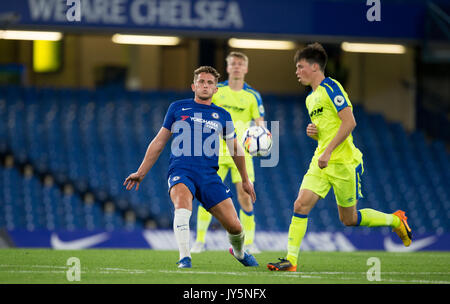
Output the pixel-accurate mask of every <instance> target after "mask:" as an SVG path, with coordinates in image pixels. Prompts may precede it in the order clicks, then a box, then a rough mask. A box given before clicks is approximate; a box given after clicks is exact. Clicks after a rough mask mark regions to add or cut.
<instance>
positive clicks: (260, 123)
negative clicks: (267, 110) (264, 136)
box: [254, 116, 264, 127]
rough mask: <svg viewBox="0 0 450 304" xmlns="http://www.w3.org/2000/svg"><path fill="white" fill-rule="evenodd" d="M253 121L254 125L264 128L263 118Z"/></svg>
mask: <svg viewBox="0 0 450 304" xmlns="http://www.w3.org/2000/svg"><path fill="white" fill-rule="evenodd" d="M254 121H255V125H257V126H260V127H264V117H262V116H260V117H258V118H255V119H254Z"/></svg>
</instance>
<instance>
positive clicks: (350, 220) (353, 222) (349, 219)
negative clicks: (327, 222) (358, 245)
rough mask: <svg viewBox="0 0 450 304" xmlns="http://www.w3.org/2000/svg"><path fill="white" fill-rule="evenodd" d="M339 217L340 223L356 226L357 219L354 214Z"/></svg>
mask: <svg viewBox="0 0 450 304" xmlns="http://www.w3.org/2000/svg"><path fill="white" fill-rule="evenodd" d="M339 219H340V220H341V222H342V224H344V225H345V226H347V227H350V226H356V223H357V221H358V219H357V218H356V217H354V216H339Z"/></svg>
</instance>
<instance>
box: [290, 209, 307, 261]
mask: <svg viewBox="0 0 450 304" xmlns="http://www.w3.org/2000/svg"><path fill="white" fill-rule="evenodd" d="M307 226H308V216H307V215H303V214H298V213H294V215H293V216H292V220H291V225H290V226H289V234H288V248H287V249H288V253H287V256H286V259H287V260H288V261H289V262H291V264H292V265H294V266H296V265H297V259H298V253H299V251H300V245H301V244H302V240H303V237H304V236H305V233H306V228H307Z"/></svg>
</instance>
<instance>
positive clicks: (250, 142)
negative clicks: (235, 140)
mask: <svg viewBox="0 0 450 304" xmlns="http://www.w3.org/2000/svg"><path fill="white" fill-rule="evenodd" d="M243 144H244V149H245V151H247V152H248V153H249V154H250V155H251V156H267V155H269V153H270V150H271V149H272V134H271V133H270V131H269V130H267V129H266V128H264V127H260V126H252V127H250V128H248V129H247V130H245V132H244V137H243Z"/></svg>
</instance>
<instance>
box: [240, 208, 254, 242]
mask: <svg viewBox="0 0 450 304" xmlns="http://www.w3.org/2000/svg"><path fill="white" fill-rule="evenodd" d="M239 219H240V220H241V224H242V228H243V229H244V232H245V242H244V245H249V244H253V241H254V239H255V215H254V214H253V211H250V212H246V211H244V210H243V209H241V210H240V211H239Z"/></svg>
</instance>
